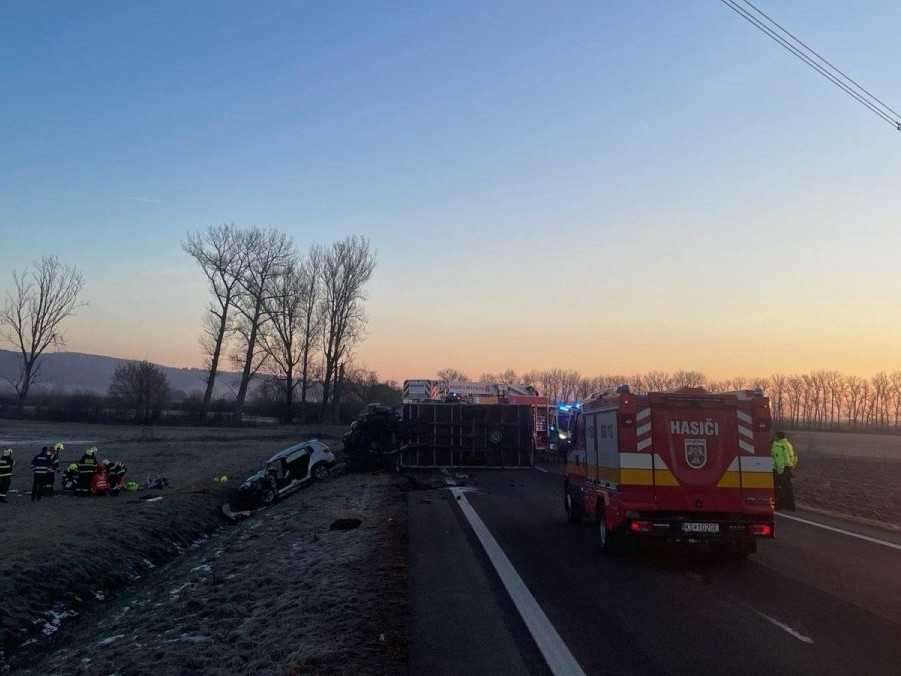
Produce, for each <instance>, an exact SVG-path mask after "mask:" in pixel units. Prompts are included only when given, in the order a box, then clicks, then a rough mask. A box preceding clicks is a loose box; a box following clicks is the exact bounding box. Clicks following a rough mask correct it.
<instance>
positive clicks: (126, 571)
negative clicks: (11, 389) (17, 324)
mask: <svg viewBox="0 0 901 676" xmlns="http://www.w3.org/2000/svg"><path fill="white" fill-rule="evenodd" d="M341 431H342V430H341V429H340V428H334V429H326V430H310V429H298V428H266V429H242V430H231V429H207V428H197V429H180V428H169V429H158V430H153V431H152V432H151V431H149V430H142V429H140V428H133V427H116V426H89V425H51V424H43V423H34V424H33V423H26V424H22V423H11V422H8V421H0V440H2V441H0V447H7V446H12V447H13V448H14V449H15V451H16V459H17V462H18V467H17V475H16V477H15V478H14V481H13V485H12V489H13V491H15V492H13V493H11V495H10V501H9V504H6V505H0V514H2V518H0V542H2V543H3V550H4V551H3V556H2V558H0V598H2V599H3V602H2V603H0V650H2V651H3V652H2V653H0V672H3V671H4V664H5V665H6V667H7V669H8V668H13V669H23V668H24V667H26V665H32V666H31V668H30V670H29V671H30V673H74V672H76V671H81V672H85V673H112V672H114V671H116V663H117V662H118V663H120V664H121V661H122V660H126V661H127V663H128V666H129V669H128V671H129V673H140V672H142V671H144V670H142V669H141V668H139V665H136V664H135V663H134V662H133V660H135V659H140V660H151V661H150V662H148V666H147V668H146V673H151V672H153V673H179V669H180V668H181V669H183V667H177V666H176V665H178V664H180V663H181V662H182V661H184V660H189V661H188V662H187V664H193V665H194V666H193V667H192V668H189V669H188V671H191V672H196V671H197V670H202V671H210V670H213V671H215V669H219V670H221V673H235V672H236V671H240V669H239V666H240V667H241V668H243V669H245V670H249V671H252V672H259V673H266V672H267V671H268V670H274V671H276V672H278V673H282V672H284V671H285V670H286V669H288V667H289V666H291V665H296V666H297V668H300V667H301V666H302V665H304V664H307V665H309V664H316V663H321V664H323V665H329V664H332V665H334V663H333V662H330V660H334V659H337V658H336V657H335V655H336V654H338V653H340V651H341V650H346V648H347V645H346V644H345V643H344V642H342V641H338V640H335V641H324V637H326V636H333V635H334V632H335V631H336V627H337V626H339V625H338V624H336V623H337V621H338V619H339V618H336V617H335V612H339V611H340V612H341V613H342V614H344V612H345V611H346V612H347V613H348V617H347V618H344V621H345V624H344V625H343V626H344V628H345V629H346V630H347V631H348V632H349V633H351V634H352V633H353V632H355V631H364V632H365V633H366V634H367V637H368V638H369V639H371V641H374V642H375V643H376V644H377V645H376V646H375V648H374V649H375V650H376V651H381V653H383V655H381V657H383V658H384V659H389V658H391V655H396V654H401V655H403V654H404V653H403V645H402V642H400V643H399V639H398V637H397V636H395V635H392V636H391V638H390V641H389V640H388V638H385V639H384V640H381V641H380V640H379V637H380V634H383V633H385V630H380V631H378V632H375V626H373V627H369V624H370V623H377V625H378V626H386V627H390V626H392V625H391V623H390V622H387V620H385V618H382V617H373V614H372V613H367V612H363V611H362V610H361V609H360V608H356V607H355V603H360V602H362V599H364V598H366V595H365V594H360V595H359V599H360V600H357V601H355V600H354V599H353V598H350V596H352V594H349V592H350V591H352V589H353V587H354V585H358V584H366V583H368V582H370V576H371V575H373V574H375V572H378V574H379V575H380V576H383V577H384V576H385V575H386V574H385V572H384V571H385V569H386V567H387V568H388V569H390V574H388V575H387V577H386V578H385V579H380V580H379V581H378V582H379V584H376V580H374V579H373V580H371V582H372V583H373V587H374V588H375V589H378V590H381V591H380V593H381V592H384V594H385V595H386V599H383V601H384V605H385V607H386V608H391V609H393V610H394V611H396V612H395V614H397V616H398V618H399V619H398V621H400V622H401V623H402V622H403V612H402V610H401V611H399V610H398V607H397V603H400V602H401V601H403V600H404V595H403V594H402V593H401V594H400V595H399V597H398V595H397V593H396V592H397V589H398V588H399V587H398V585H400V587H403V585H404V584H405V582H404V580H405V578H404V577H403V576H404V574H405V573H404V570H403V567H402V565H400V564H399V563H398V559H397V553H398V552H401V554H402V556H401V562H402V561H403V559H405V550H404V549H403V545H402V540H403V537H405V531H403V526H404V524H405V520H404V517H405V512H403V513H400V512H398V507H397V506H396V505H395V504H394V502H392V497H397V495H399V493H400V486H399V485H398V484H397V482H398V479H396V478H393V477H392V478H391V481H389V482H388V483H387V484H386V483H385V482H384V481H383V479H384V478H383V477H378V476H370V475H364V476H345V477H338V478H334V479H332V480H330V481H328V482H326V483H324V484H318V485H315V486H312V487H310V488H308V489H305V490H304V491H303V492H302V493H301V494H299V495H296V496H292V497H291V498H289V499H287V500H285V501H284V503H281V504H279V505H278V506H277V507H275V508H273V509H272V510H269V512H267V513H266V514H265V518H261V519H254V520H252V521H249V522H245V523H242V524H239V525H238V526H230V525H225V524H224V519H223V518H222V515H221V513H220V511H219V507H220V506H221V504H222V503H223V502H224V501H225V499H226V497H227V494H228V492H229V491H230V490H232V489H233V488H234V487H235V486H236V485H237V483H238V482H239V480H240V479H241V478H243V477H244V476H246V475H248V474H250V473H251V472H252V471H254V469H255V468H256V467H257V466H258V465H259V463H260V462H261V461H263V460H265V458H267V457H268V456H269V455H271V454H272V453H273V452H275V451H277V450H279V449H281V448H283V447H285V446H287V445H290V444H291V443H294V442H296V441H299V440H301V439H303V438H310V437H312V436H319V437H321V438H325V439H326V441H327V442H329V443H330V444H332V446H333V447H339V446H340V442H338V441H337V440H335V439H334V437H336V436H338V435H339V434H340V432H341ZM330 437H331V438H330ZM56 441H62V442H63V443H64V444H65V446H66V450H65V452H64V453H63V455H62V458H61V460H62V464H63V465H65V464H67V463H68V462H71V461H73V460H76V459H77V458H78V457H80V455H81V453H82V451H83V450H84V448H86V447H87V446H90V445H96V446H98V448H99V449H100V451H99V455H100V457H101V458H106V457H109V458H112V459H115V460H122V461H124V462H125V463H126V464H127V465H128V466H129V476H130V477H131V478H134V479H136V480H138V481H139V482H142V481H143V480H144V479H145V477H146V476H148V475H154V476H160V475H161V476H165V477H167V478H168V480H169V482H170V484H171V487H170V488H167V489H164V490H161V491H142V492H139V493H123V494H122V495H120V496H119V497H95V498H76V497H71V496H61V495H57V496H55V497H53V498H49V499H47V498H45V499H44V500H42V501H41V502H40V503H36V504H32V503H31V502H30V500H29V495H28V494H29V492H30V481H31V477H30V471H29V468H28V464H29V461H30V459H31V456H32V455H34V454H35V453H36V452H37V451H38V450H39V449H40V447H41V446H43V445H45V444H47V443H53V442H56ZM221 475H227V476H229V477H230V480H229V481H228V482H227V483H225V484H224V485H223V484H220V483H217V482H216V481H214V477H218V476H221ZM361 482H362V483H361ZM380 482H381V483H380ZM361 495H363V496H365V499H363V500H362V501H361V500H359V499H358V498H359V496H361ZM147 497H158V498H161V499H159V500H152V501H148V500H146V499H143V498H147ZM352 498H353V499H357V502H353V500H352ZM348 512H355V513H358V514H363V515H364V516H363V519H364V523H363V525H362V526H361V527H360V528H358V529H355V530H354V531H349V532H347V533H342V532H335V533H331V532H330V531H329V530H328V529H329V525H330V523H331V522H332V520H333V519H334V518H337V516H340V515H343V514H345V513H348ZM375 513H378V514H379V515H381V514H384V515H386V518H385V519H381V518H375V517H374V516H373V515H374V514H375ZM307 517H309V518H307ZM388 518H390V519H391V521H390V522H389V521H388ZM342 538H344V539H343V540H342ZM317 543H318V544H317ZM349 543H352V544H353V546H351V547H346V546H345V544H349ZM308 545H309V547H308ZM219 552H221V553H219ZM217 556H218V557H219V560H216V559H217ZM270 557H271V558H270ZM186 566H187V568H186ZM291 566H296V569H292V568H291ZM286 567H287V568H286ZM207 573H209V574H207ZM392 575H393V576H394V577H393V578H392V577H391V576H392ZM326 578H327V579H326ZM318 579H323V580H325V581H324V582H323V585H322V586H317V583H316V581H317V580H318ZM173 580H177V581H178V584H174V583H173ZM232 580H234V581H232ZM392 584H393V585H394V586H392ZM181 585H186V586H184V587H182V591H181V592H179V593H177V594H169V591H171V590H172V589H175V588H177V587H179V586H181ZM342 589H343V593H344V595H343V596H342ZM367 593H368V594H370V595H371V594H372V593H374V592H371V591H369V592H367ZM392 595H393V597H394V603H393V605H392V602H391V601H390V600H388V599H387V597H388V596H392ZM174 597H178V598H174ZM398 598H399V599H400V601H398V600H397V599H398ZM377 605H378V604H377ZM332 606H334V608H335V610H334V611H331V612H327V610H328V608H330V607H332ZM342 608H344V609H345V610H344V611H342V610H341V609H342ZM111 613H119V614H120V615H119V616H117V617H119V619H117V620H114V621H113V620H111V618H112V617H114V615H111ZM129 613H130V615H128V621H127V622H125V623H123V620H122V618H123V617H126V615H127V614H129ZM317 613H318V614H319V615H321V616H322V617H324V618H328V619H329V621H330V622H332V623H333V624H334V626H332V627H328V628H327V630H326V629H325V628H317V627H318V625H317V623H316V622H315V621H314V620H315V617H316V616H317ZM274 617H275V618H278V619H279V621H278V622H272V621H271V620H272V618H274ZM75 618H77V620H76V619H75ZM192 618H193V619H192ZM282 619H285V620H286V621H288V624H283V623H282V622H281V620H282ZM239 620H240V621H239ZM128 622H132V623H133V627H134V629H133V631H132V633H131V634H129V636H130V637H131V638H130V639H128V640H126V638H125V637H124V636H123V637H119V638H116V639H114V640H111V641H109V642H108V643H102V639H104V638H109V637H108V636H105V634H104V635H100V634H98V633H97V632H101V633H102V632H107V633H109V634H110V635H111V636H115V635H117V634H121V633H122V629H121V627H124V626H126V624H128ZM255 623H256V624H255ZM289 625H290V626H289ZM129 626H132V625H129ZM117 627H119V628H117ZM264 627H265V628H266V629H267V631H269V632H274V633H273V634H272V637H271V639H267V640H265V641H262V642H261V643H259V645H258V644H257V642H256V641H255V642H254V644H253V645H250V646H248V645H245V644H244V642H239V641H237V639H236V638H235V637H236V636H237V635H238V634H239V633H241V632H242V631H244V630H245V629H248V628H252V629H253V630H254V634H253V635H254V636H262V632H263V628H264ZM292 627H293V628H292ZM84 631H87V632H89V634H87V635H85V637H83V638H79V636H80V634H79V632H84ZM323 631H326V633H324V634H323ZM173 632H175V633H173ZM279 632H288V633H290V632H294V633H291V634H290V636H289V635H288V634H287V633H286V634H285V635H284V636H282V635H281V634H280V633H279ZM297 632H301V633H302V634H303V636H301V635H300V634H298V633H297ZM373 632H375V634H374V636H373ZM388 633H389V634H391V632H390V630H389V632H388ZM395 633H396V632H395ZM136 636H139V637H140V638H135V637H136ZM197 636H203V637H204V638H202V639H201V638H196V637H197ZM179 637H182V638H179ZM184 637H195V638H184ZM95 638H96V640H94V639H95ZM120 639H121V640H120ZM136 643H139V644H141V646H143V647H144V649H143V650H142V649H139V648H138V646H137V645H136ZM117 644H118V645H117ZM276 644H282V645H283V646H289V647H282V648H280V649H278V650H275V649H274V647H273V646H275V645H276ZM226 645H229V646H231V650H232V653H230V654H229V655H230V658H229V659H225V658H224V657H223V656H224V655H226V651H225V648H224V646H226ZM354 645H356V646H357V647H359V645H360V644H359V641H358V642H356V643H355V644H354ZM151 647H152V649H153V652H148V650H150V648H151ZM371 647H372V646H370V648H371ZM270 648H271V650H270ZM273 650H274V652H273ZM49 653H52V655H51V657H46V656H47V655H48V654H49ZM359 654H360V655H361V658H360V660H361V664H360V665H359V666H360V669H359V670H361V671H366V665H365V664H363V663H362V662H363V661H370V662H369V663H370V665H371V664H375V663H378V661H377V660H376V661H375V662H372V661H371V660H372V659H373V658H374V657H376V656H375V655H374V653H373V652H372V650H364V649H362V648H361V649H360V650H359ZM216 655H218V657H216ZM240 655H243V656H244V657H241V656H240ZM232 658H233V659H232ZM42 659H44V660H48V661H46V662H38V664H41V665H42V666H40V667H39V668H36V667H34V666H33V665H34V663H35V661H36V660H42ZM219 659H222V660H223V661H221V663H220V662H218V661H216V662H215V665H214V664H213V662H211V661H210V660H219ZM191 660H193V662H192V661H191ZM241 660H244V661H241ZM246 660H250V661H249V662H248V661H246ZM340 660H341V663H342V664H344V663H347V664H350V663H352V661H353V660H352V656H347V655H343V656H342V657H341V658H340ZM154 661H155V664H156V667H158V669H157V668H156V667H155V666H154ZM317 661H318V662H317ZM92 665H93V666H92ZM213 666H215V669H213ZM76 667H77V668H76ZM369 669H370V670H371V666H370V667H369Z"/></svg>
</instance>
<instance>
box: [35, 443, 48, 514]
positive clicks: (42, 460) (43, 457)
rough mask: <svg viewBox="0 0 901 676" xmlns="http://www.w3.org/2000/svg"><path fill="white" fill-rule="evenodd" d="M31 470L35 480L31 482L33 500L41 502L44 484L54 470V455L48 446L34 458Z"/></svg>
mask: <svg viewBox="0 0 901 676" xmlns="http://www.w3.org/2000/svg"><path fill="white" fill-rule="evenodd" d="M31 471H32V472H33V474H34V480H33V481H32V483H31V501H32V502H36V501H37V502H40V500H41V495H42V494H43V492H44V486H46V485H47V477H48V476H50V473H51V472H52V471H53V456H52V455H50V451H48V450H47V447H46V446H44V448H42V449H41V452H40V453H38V454H37V455H36V456H34V458H32V460H31Z"/></svg>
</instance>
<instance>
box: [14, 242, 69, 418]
mask: <svg viewBox="0 0 901 676" xmlns="http://www.w3.org/2000/svg"><path fill="white" fill-rule="evenodd" d="M13 287H14V288H13V290H12V291H11V292H10V293H9V294H8V295H7V299H6V304H5V306H4V307H3V310H2V311H0V331H2V335H3V337H4V338H5V339H6V340H7V341H9V342H10V343H11V344H12V345H14V346H15V348H16V350H17V351H18V352H19V370H18V374H17V375H16V377H15V378H14V379H9V381H10V383H11V384H12V386H13V387H14V388H15V390H16V395H17V398H18V405H19V414H20V415H21V414H22V413H23V411H24V408H25V400H26V399H27V398H28V391H29V390H30V389H31V386H32V385H33V384H34V382H35V379H36V378H37V377H38V373H39V372H40V368H41V357H42V356H43V354H44V353H45V352H46V351H47V349H48V348H50V347H53V348H58V347H60V346H62V345H63V344H64V343H65V340H64V338H63V333H62V323H63V322H64V321H65V320H66V319H68V318H69V317H71V316H72V315H74V314H75V312H76V311H77V310H78V309H79V308H80V307H83V306H84V303H79V301H78V296H79V295H80V294H81V291H82V289H83V288H84V276H83V275H82V274H81V272H80V271H79V270H78V268H76V267H74V266H73V267H66V266H64V265H62V264H61V263H60V262H59V259H57V258H56V257H55V256H45V257H44V258H42V259H41V260H40V261H37V262H35V263H34V264H33V265H32V267H31V268H28V269H26V270H25V272H23V273H22V274H21V275H20V274H18V273H17V272H15V271H13Z"/></svg>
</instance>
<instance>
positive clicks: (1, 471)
mask: <svg viewBox="0 0 901 676" xmlns="http://www.w3.org/2000/svg"><path fill="white" fill-rule="evenodd" d="M15 466H16V459H15V457H14V456H13V449H11V448H7V449H4V450H3V451H0V502H6V494H7V493H9V484H10V482H11V481H12V479H13V469H14V468H15Z"/></svg>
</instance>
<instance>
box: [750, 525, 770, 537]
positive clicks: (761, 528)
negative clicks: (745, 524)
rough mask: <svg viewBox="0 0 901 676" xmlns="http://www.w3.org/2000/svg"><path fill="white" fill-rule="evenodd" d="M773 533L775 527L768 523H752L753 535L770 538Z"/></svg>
mask: <svg viewBox="0 0 901 676" xmlns="http://www.w3.org/2000/svg"><path fill="white" fill-rule="evenodd" d="M772 534H773V527H772V526H771V525H770V524H768V523H752V524H751V535H757V536H759V537H764V538H768V537H770V536H772Z"/></svg>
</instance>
